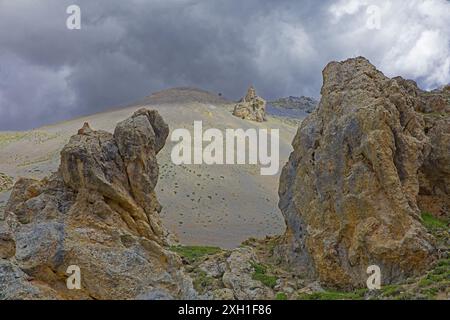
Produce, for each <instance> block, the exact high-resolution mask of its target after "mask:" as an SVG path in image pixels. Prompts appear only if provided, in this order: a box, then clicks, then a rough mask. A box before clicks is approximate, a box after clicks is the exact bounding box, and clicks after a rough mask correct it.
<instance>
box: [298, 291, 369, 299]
mask: <svg viewBox="0 0 450 320" xmlns="http://www.w3.org/2000/svg"><path fill="white" fill-rule="evenodd" d="M367 291H368V290H367V289H359V290H355V291H353V292H340V291H332V290H331V291H322V292H314V293H303V294H300V295H299V296H298V297H297V298H298V299H299V300H362V299H364V295H365V294H366V293H367Z"/></svg>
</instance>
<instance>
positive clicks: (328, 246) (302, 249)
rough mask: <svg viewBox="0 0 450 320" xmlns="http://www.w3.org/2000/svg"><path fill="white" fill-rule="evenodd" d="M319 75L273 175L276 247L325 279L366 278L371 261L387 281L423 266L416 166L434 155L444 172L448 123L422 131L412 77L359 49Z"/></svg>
mask: <svg viewBox="0 0 450 320" xmlns="http://www.w3.org/2000/svg"><path fill="white" fill-rule="evenodd" d="M323 78H324V80H323V87H322V91H321V93H322V99H321V102H320V104H319V106H318V109H317V110H316V111H315V112H314V113H313V114H312V115H311V116H309V117H308V118H306V119H305V120H304V122H303V123H302V125H301V126H300V128H299V129H298V132H297V135H296V137H295V138H294V141H293V147H294V151H293V153H292V154H291V156H290V159H289V162H288V163H287V164H286V166H285V167H284V169H283V172H282V175H281V178H280V187H279V194H280V203H279V206H280V208H281V210H282V212H283V214H284V216H285V220H286V224H287V231H286V234H285V236H284V242H283V244H282V245H281V246H279V247H278V253H279V254H280V255H281V256H283V258H285V259H286V260H288V261H289V262H290V263H291V264H292V265H294V266H296V267H298V268H299V269H303V270H304V271H307V272H309V273H310V274H312V275H315V276H317V277H318V278H319V279H320V280H321V282H322V283H323V284H325V285H326V286H330V287H338V288H353V287H362V286H365V282H366V279H367V277H368V275H367V274H366V268H367V267H368V266H369V265H372V264H376V265H378V266H380V268H381V272H382V281H383V283H384V284H387V283H390V282H395V281H398V280H402V279H406V278H408V277H409V276H411V275H416V274H420V273H421V272H423V271H424V270H425V269H427V268H428V266H429V265H430V262H431V261H432V260H433V251H434V249H433V245H432V239H431V237H430V236H429V235H428V234H427V232H426V230H425V229H424V227H423V226H422V224H421V220H420V219H421V218H420V209H419V206H418V202H417V198H418V195H419V191H420V188H421V187H422V185H421V180H422V179H421V178H420V177H419V174H418V172H420V171H421V172H423V174H424V175H426V174H425V172H428V171H427V170H426V169H425V168H427V167H428V165H427V163H428V162H430V161H431V163H439V162H440V161H441V163H439V168H440V169H439V170H441V172H435V173H434V174H432V175H433V176H434V177H439V179H440V181H442V183H444V181H445V179H447V178H448V177H449V176H448V171H447V172H445V171H446V170H448V165H447V167H445V163H446V161H447V159H446V157H445V156H443V154H444V153H445V151H444V150H445V149H448V144H447V145H445V142H444V144H441V143H440V142H438V141H437V140H440V141H442V140H445V139H444V138H443V137H442V136H441V135H445V132H447V130H448V123H447V124H444V123H441V124H436V125H435V126H436V127H435V128H436V130H437V131H438V132H439V133H436V134H434V133H433V132H432V131H428V132H426V130H425V128H426V121H425V120H424V117H423V115H422V114H421V113H420V112H418V110H419V109H420V108H421V106H422V104H423V101H422V97H421V94H420V92H418V91H416V89H415V85H414V84H411V83H407V82H406V81H403V80H402V79H389V78H387V77H386V76H384V75H383V74H382V73H381V72H380V71H378V70H377V69H376V68H375V67H374V66H373V65H371V64H370V63H369V61H368V60H366V59H365V58H355V59H349V60H347V61H344V62H332V63H330V64H328V65H327V67H326V68H325V69H324V71H323ZM405 84H406V85H405ZM438 126H443V128H440V129H439V128H438ZM433 137H434V138H433ZM433 150H434V151H433ZM433 154H435V156H433ZM447 155H448V152H447ZM434 158H438V159H439V161H438V160H433V159H434ZM428 180H429V181H431V180H432V179H431V178H429V179H428ZM430 184H431V185H433V188H435V186H437V183H436V182H430Z"/></svg>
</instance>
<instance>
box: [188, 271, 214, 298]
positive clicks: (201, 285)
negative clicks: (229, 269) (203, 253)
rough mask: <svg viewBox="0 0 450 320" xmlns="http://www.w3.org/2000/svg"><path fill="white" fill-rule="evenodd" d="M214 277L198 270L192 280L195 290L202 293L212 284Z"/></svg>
mask: <svg viewBox="0 0 450 320" xmlns="http://www.w3.org/2000/svg"><path fill="white" fill-rule="evenodd" d="M214 282H215V279H214V278H212V277H210V276H208V275H207V274H206V272H204V271H201V270H200V271H199V272H197V273H196V277H195V279H194V281H193V285H194V288H195V290H197V291H198V292H200V293H204V292H205V291H206V290H207V289H208V288H210V287H212V286H214Z"/></svg>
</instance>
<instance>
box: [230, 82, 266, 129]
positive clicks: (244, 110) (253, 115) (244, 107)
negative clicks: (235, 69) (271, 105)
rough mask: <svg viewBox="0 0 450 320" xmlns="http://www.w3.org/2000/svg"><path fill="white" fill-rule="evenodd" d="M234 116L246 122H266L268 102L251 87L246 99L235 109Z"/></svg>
mask: <svg viewBox="0 0 450 320" xmlns="http://www.w3.org/2000/svg"><path fill="white" fill-rule="evenodd" d="M233 115H234V116H236V117H239V118H242V119H245V120H251V121H257V122H263V121H266V120H267V119H266V101H265V100H264V99H263V98H261V97H259V96H257V95H256V91H255V88H253V86H250V88H248V90H247V94H246V95H245V97H244V98H243V99H242V100H241V101H239V103H238V104H237V105H236V106H235V107H234V111H233Z"/></svg>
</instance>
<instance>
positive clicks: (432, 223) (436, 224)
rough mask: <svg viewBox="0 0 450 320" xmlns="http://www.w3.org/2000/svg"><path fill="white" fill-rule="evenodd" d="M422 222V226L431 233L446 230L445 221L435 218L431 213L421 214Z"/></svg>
mask: <svg viewBox="0 0 450 320" xmlns="http://www.w3.org/2000/svg"><path fill="white" fill-rule="evenodd" d="M422 220H423V224H424V226H425V227H426V228H427V229H429V230H431V231H434V230H436V229H445V228H447V223H446V222H445V221H442V220H439V219H437V218H435V217H434V216H433V215H432V214H431V213H428V212H423V213H422Z"/></svg>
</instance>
